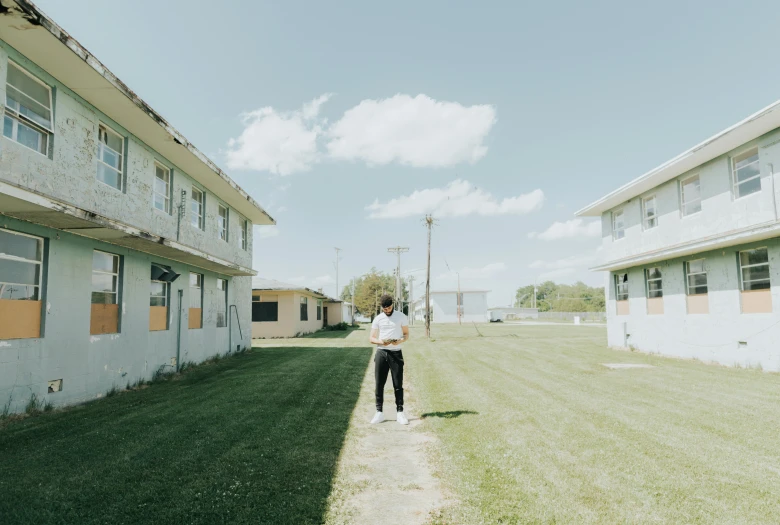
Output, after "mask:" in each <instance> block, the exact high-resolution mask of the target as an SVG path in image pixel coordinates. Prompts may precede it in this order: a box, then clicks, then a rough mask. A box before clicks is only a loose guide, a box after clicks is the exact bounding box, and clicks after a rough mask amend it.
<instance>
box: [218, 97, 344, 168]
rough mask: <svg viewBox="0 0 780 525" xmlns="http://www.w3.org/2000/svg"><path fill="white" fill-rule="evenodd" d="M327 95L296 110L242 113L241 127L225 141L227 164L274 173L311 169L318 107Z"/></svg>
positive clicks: (315, 149)
mask: <svg viewBox="0 0 780 525" xmlns="http://www.w3.org/2000/svg"><path fill="white" fill-rule="evenodd" d="M330 96H331V95H330V94H324V95H321V96H319V97H317V98H315V99H314V100H312V101H311V102H308V103H306V104H304V105H303V107H301V109H299V110H296V111H289V112H281V111H277V110H276V109H274V108H272V107H264V108H261V109H257V110H255V111H250V112H249V113H246V114H244V115H242V117H243V121H244V125H245V127H244V131H242V132H241V135H240V136H239V137H238V138H237V139H230V140H229V141H228V151H227V165H228V167H229V168H231V169H237V170H240V169H245V170H256V171H268V172H270V173H273V174H276V175H290V174H291V173H295V172H299V171H306V170H308V169H310V168H311V166H312V165H313V164H315V163H316V162H318V160H319V157H320V154H319V151H318V147H317V138H318V137H319V136H320V134H321V133H322V126H323V125H324V120H322V119H319V118H318V115H319V111H320V107H321V106H322V104H324V103H325V102H327V100H328V99H329V98H330Z"/></svg>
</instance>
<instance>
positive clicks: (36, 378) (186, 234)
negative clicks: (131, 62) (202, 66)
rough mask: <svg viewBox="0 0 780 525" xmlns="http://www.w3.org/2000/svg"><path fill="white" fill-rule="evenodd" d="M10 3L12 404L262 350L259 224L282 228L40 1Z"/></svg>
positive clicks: (3, 248)
mask: <svg viewBox="0 0 780 525" xmlns="http://www.w3.org/2000/svg"><path fill="white" fill-rule="evenodd" d="M2 6H3V11H2V12H0V100H1V101H2V104H3V108H2V112H3V133H2V136H1V137H0V406H3V407H8V408H9V409H10V410H11V411H18V410H21V409H23V408H24V406H25V405H26V404H27V403H28V402H29V401H30V400H31V399H33V396H35V397H34V398H35V399H38V400H46V401H48V402H51V403H52V404H54V405H64V404H70V403H75V402H79V401H83V400H87V399H92V398H95V397H99V396H100V395H102V393H104V392H106V391H108V390H110V389H112V388H124V387H125V386H126V385H128V384H131V383H134V382H136V381H138V380H139V379H149V378H150V377H152V376H153V375H154V374H155V373H156V372H158V371H171V370H175V369H176V368H177V367H178V365H179V364H180V363H182V362H185V361H189V362H199V361H202V360H204V359H205V358H208V357H210V356H213V355H215V354H223V353H226V352H229V351H235V350H236V349H238V348H243V347H246V346H249V345H251V328H250V326H251V300H252V299H251V297H252V291H251V290H252V287H251V276H253V275H255V273H256V272H254V271H253V270H252V226H253V225H263V224H273V219H272V218H271V217H270V216H269V215H268V214H267V213H266V212H265V211H264V210H263V209H262V208H261V207H260V206H259V205H258V203H257V202H255V201H254V200H253V199H252V198H251V197H250V196H249V195H247V193H246V192H244V191H243V190H242V189H241V188H240V187H239V186H238V185H237V184H236V183H235V182H234V181H232V180H231V179H230V178H229V177H228V176H227V175H226V174H225V173H223V172H222V171H221V170H220V169H219V168H218V167H217V166H216V165H215V164H214V163H213V162H212V161H210V160H209V159H208V158H206V156H205V155H203V153H201V152H200V151H198V150H197V149H196V148H195V147H194V146H193V145H192V144H190V143H189V142H188V141H187V139H186V138H184V137H183V136H182V135H181V134H180V133H179V132H178V131H176V130H175V129H174V128H173V127H172V126H171V125H170V124H169V123H168V122H166V121H165V119H163V118H162V117H161V116H160V115H159V114H158V113H157V112H156V111H154V110H153V109H152V108H150V107H149V106H148V105H147V104H146V103H145V102H144V101H143V100H141V99H140V98H139V97H138V96H137V95H136V94H135V93H133V92H132V91H131V90H130V89H129V88H128V87H127V86H126V85H125V84H124V83H123V82H122V81H120V80H119V79H118V78H116V77H115V76H114V75H113V74H112V73H111V72H110V71H109V70H108V69H107V68H106V67H105V66H104V65H103V64H101V63H100V62H99V61H98V60H97V59H96V58H95V57H94V56H93V55H92V54H90V53H89V51H87V50H86V49H84V47H82V46H81V45H80V44H79V43H78V42H77V41H76V40H74V39H73V38H72V37H70V35H68V34H67V33H66V32H65V31H64V30H63V29H62V28H60V27H59V26H58V25H57V24H55V23H54V22H53V21H52V20H50V19H49V18H47V17H46V16H45V15H44V14H43V13H42V12H40V11H39V10H38V9H37V8H36V7H35V6H34V5H33V4H31V3H30V2H26V1H23V0H14V1H11V0H3V2H2ZM169 80H170V79H169Z"/></svg>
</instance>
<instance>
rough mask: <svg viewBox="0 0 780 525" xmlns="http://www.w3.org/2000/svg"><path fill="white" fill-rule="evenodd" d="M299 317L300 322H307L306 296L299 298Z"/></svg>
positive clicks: (307, 303)
mask: <svg viewBox="0 0 780 525" xmlns="http://www.w3.org/2000/svg"><path fill="white" fill-rule="evenodd" d="M300 310H301V312H300V314H301V315H300V317H301V319H300V320H301V321H308V320H309V298H308V297H306V296H302V297H301V308H300Z"/></svg>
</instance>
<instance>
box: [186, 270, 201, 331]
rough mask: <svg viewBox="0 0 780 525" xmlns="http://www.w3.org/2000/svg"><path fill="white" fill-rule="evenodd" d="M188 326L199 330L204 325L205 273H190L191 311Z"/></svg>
mask: <svg viewBox="0 0 780 525" xmlns="http://www.w3.org/2000/svg"><path fill="white" fill-rule="evenodd" d="M187 319H188V323H187V328H189V329H191V330H197V329H199V328H202V327H203V275H202V274H199V273H190V311H189V317H188V318H187Z"/></svg>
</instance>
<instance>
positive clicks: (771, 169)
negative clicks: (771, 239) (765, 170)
mask: <svg viewBox="0 0 780 525" xmlns="http://www.w3.org/2000/svg"><path fill="white" fill-rule="evenodd" d="M767 166H769V180H771V181H772V205H773V206H774V208H775V221H777V220H778V212H777V193H775V166H774V164H772V163H771V162H769V163H767Z"/></svg>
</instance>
